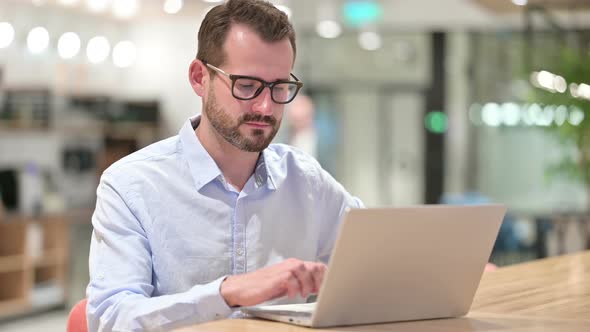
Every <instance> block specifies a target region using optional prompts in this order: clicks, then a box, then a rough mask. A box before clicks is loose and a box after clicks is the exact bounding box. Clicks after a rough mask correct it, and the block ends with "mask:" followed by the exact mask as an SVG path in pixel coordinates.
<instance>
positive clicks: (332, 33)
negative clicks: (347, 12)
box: [316, 20, 342, 39]
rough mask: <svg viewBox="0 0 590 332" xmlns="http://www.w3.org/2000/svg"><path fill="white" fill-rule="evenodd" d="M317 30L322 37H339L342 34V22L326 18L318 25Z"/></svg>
mask: <svg viewBox="0 0 590 332" xmlns="http://www.w3.org/2000/svg"><path fill="white" fill-rule="evenodd" d="M316 32H317V33H318V35H319V36H320V37H322V38H329V39H331V38H338V36H340V34H342V28H341V27H340V24H339V23H338V22H336V21H332V20H324V21H320V22H318V24H317V25H316Z"/></svg>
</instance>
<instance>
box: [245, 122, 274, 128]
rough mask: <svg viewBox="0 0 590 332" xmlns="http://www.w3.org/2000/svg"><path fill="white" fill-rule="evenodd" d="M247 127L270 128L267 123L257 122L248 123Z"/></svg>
mask: <svg viewBox="0 0 590 332" xmlns="http://www.w3.org/2000/svg"><path fill="white" fill-rule="evenodd" d="M246 124H247V125H250V126H255V127H268V126H270V124H269V123H267V122H256V121H248V122H246Z"/></svg>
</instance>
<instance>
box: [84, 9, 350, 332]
mask: <svg viewBox="0 0 590 332" xmlns="http://www.w3.org/2000/svg"><path fill="white" fill-rule="evenodd" d="M198 39H199V44H198V46H199V50H198V54H197V59H196V60H194V61H193V62H192V63H191V65H190V69H189V80H190V83H191V85H192V87H193V89H194V91H195V93H196V94H198V95H199V96H200V97H201V98H202V101H203V113H202V115H201V116H198V117H195V118H192V119H190V120H189V121H187V122H186V124H185V125H184V126H183V127H182V129H181V130H180V132H179V134H178V136H175V137H171V138H169V139H166V140H163V141H161V142H158V143H155V144H153V145H151V146H149V147H147V148H145V149H142V150H140V151H138V152H136V153H133V154H131V155H129V156H127V157H125V158H123V159H121V160H120V161H118V162H117V163H115V164H113V165H112V166H111V167H110V168H109V169H107V170H106V171H105V172H104V174H103V175H102V177H101V181H100V184H99V187H98V189H97V204H96V210H95V212H94V215H93V217H92V223H93V226H94V233H93V236H92V243H91V252H90V284H89V285H88V289H87V295H88V308H87V317H88V325H89V328H90V330H91V331H96V330H116V331H133V330H168V329H171V328H174V327H178V326H183V325H188V324H195V323H198V322H204V321H209V320H214V319H222V318H226V317H229V316H231V314H232V312H233V309H232V307H238V306H249V305H255V304H259V303H263V302H267V301H283V302H303V301H305V298H306V297H307V296H308V295H309V294H312V293H316V292H317V291H318V289H319V287H320V285H321V282H322V278H323V275H324V273H325V270H326V265H325V263H327V261H328V259H329V255H330V253H331V250H332V247H333V245H334V241H335V237H336V232H337V229H338V224H339V222H340V220H341V219H342V217H343V215H344V212H345V210H346V209H347V208H349V207H361V206H362V203H361V202H360V201H359V200H358V199H356V198H354V197H352V196H351V195H350V194H348V193H347V192H346V191H345V190H344V188H343V187H342V186H341V185H339V184H338V183H337V182H336V181H335V180H334V179H333V178H332V177H331V176H330V175H329V174H328V173H327V172H325V171H324V170H323V169H322V168H321V167H320V166H319V164H318V163H317V162H316V161H315V160H314V159H312V158H311V157H309V156H308V155H306V154H304V153H301V152H299V151H298V150H295V149H292V148H290V147H288V146H286V145H280V144H277V145H275V144H273V145H269V144H270V142H271V140H272V139H273V137H274V136H275V134H276V132H277V130H278V129H279V126H280V123H281V119H282V116H283V109H284V107H285V104H287V103H289V102H290V101H292V100H293V98H294V97H295V96H296V94H297V92H298V91H299V88H300V87H301V85H302V83H301V82H299V80H298V79H297V78H296V77H295V76H294V75H292V74H291V70H292V68H293V63H294V60H295V51H296V47H295V33H294V31H293V27H292V26H291V24H290V23H289V21H288V19H287V17H286V15H285V14H283V13H282V12H280V11H279V10H277V9H276V8H275V7H274V6H272V5H271V4H269V3H267V2H263V1H259V0H230V1H228V2H227V3H225V4H222V5H219V6H217V7H215V8H213V9H212V10H211V11H210V12H209V13H208V14H207V16H206V17H205V19H204V21H203V23H202V25H201V28H200V30H199V36H198Z"/></svg>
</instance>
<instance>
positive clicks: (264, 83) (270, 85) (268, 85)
mask: <svg viewBox="0 0 590 332" xmlns="http://www.w3.org/2000/svg"><path fill="white" fill-rule="evenodd" d="M201 61H202V62H203V64H204V65H205V66H207V67H208V68H211V69H213V70H215V71H216V72H218V73H220V74H222V75H225V76H227V77H228V78H229V79H230V80H231V94H232V96H233V97H234V98H236V99H239V100H252V99H254V98H256V97H258V96H259V95H260V94H261V93H262V91H263V90H264V88H269V89H270V98H271V99H272V101H273V102H275V103H277V104H282V105H284V104H288V103H290V102H292V101H293V99H295V97H297V94H298V93H299V90H301V88H302V87H303V82H301V81H300V80H299V79H298V78H297V76H295V75H294V74H293V73H290V75H291V76H292V77H293V78H294V79H295V81H290V80H277V81H274V82H267V81H265V80H262V79H260V78H258V77H253V76H247V75H234V74H229V73H226V72H225V71H224V70H223V69H220V68H217V67H215V66H214V65H212V64H210V63H207V62H206V61H203V60H201ZM241 78H244V79H248V80H253V81H257V82H260V83H261V84H262V85H261V86H260V87H259V88H258V89H257V90H256V92H254V95H253V96H252V97H248V98H244V97H239V96H236V94H235V93H234V86H235V84H236V81H237V80H238V79H241ZM280 83H289V84H295V85H296V86H297V89H296V90H295V93H293V97H291V99H289V100H287V101H276V100H275V97H274V94H273V88H274V86H276V85H277V84H280Z"/></svg>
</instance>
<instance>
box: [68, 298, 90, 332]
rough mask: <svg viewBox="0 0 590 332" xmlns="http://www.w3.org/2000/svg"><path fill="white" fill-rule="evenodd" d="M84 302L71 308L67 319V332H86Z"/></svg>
mask: <svg viewBox="0 0 590 332" xmlns="http://www.w3.org/2000/svg"><path fill="white" fill-rule="evenodd" d="M86 302H87V300H86V299H84V300H82V301H80V302H78V303H76V305H74V307H73V308H72V311H70V315H69V317H68V328H67V330H66V331H67V332H88V324H87V323H86Z"/></svg>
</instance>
